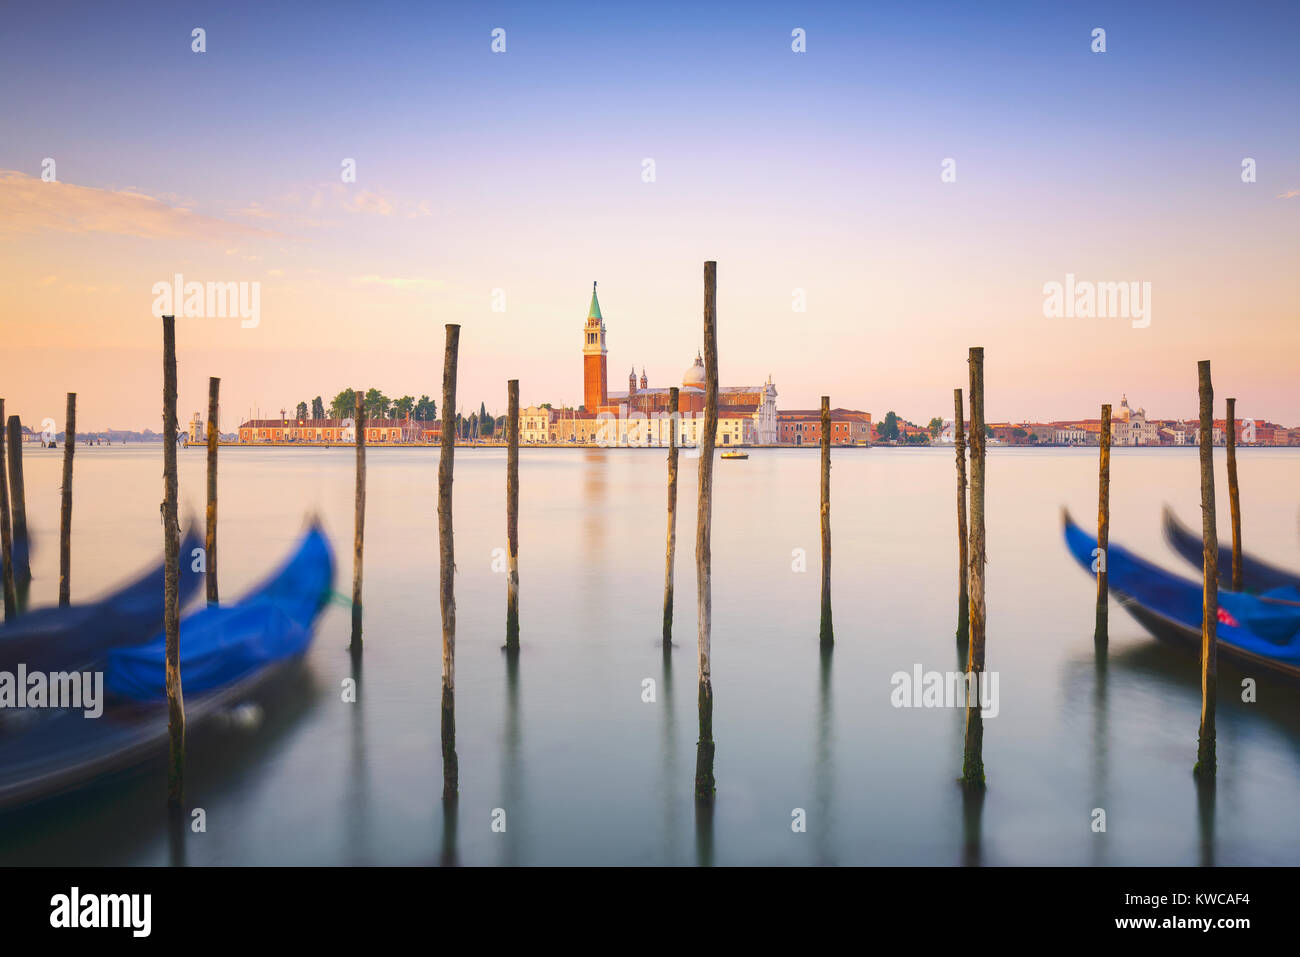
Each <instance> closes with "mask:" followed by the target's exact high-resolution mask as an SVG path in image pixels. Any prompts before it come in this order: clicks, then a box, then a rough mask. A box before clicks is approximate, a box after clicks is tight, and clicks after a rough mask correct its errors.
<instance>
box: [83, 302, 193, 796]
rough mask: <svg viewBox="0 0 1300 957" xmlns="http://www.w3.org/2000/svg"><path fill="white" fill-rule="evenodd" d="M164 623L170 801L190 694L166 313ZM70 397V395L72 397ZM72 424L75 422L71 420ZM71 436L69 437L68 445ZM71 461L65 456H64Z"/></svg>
mask: <svg viewBox="0 0 1300 957" xmlns="http://www.w3.org/2000/svg"><path fill="white" fill-rule="evenodd" d="M162 321H163V507H162V512H163V561H164V565H163V626H164V630H165V632H166V635H167V644H166V655H167V679H166V680H167V730H168V738H169V745H170V747H169V759H168V762H167V803H168V804H169V805H171V806H172V807H180V806H181V803H182V801H183V800H184V796H185V699H184V696H183V695H182V693H181V660H180V659H181V606H180V590H179V583H180V550H181V536H180V532H181V529H180V524H179V523H178V521H177V518H176V509H177V491H176V432H177V426H176V317H175V316H163V317H162ZM69 401H70V400H69ZM69 430H71V425H69ZM69 444H70V443H69V442H66V441H65V442H64V445H63V447H64V449H67V448H68V445H69ZM67 461H69V459H68V458H66V457H65V462H67Z"/></svg>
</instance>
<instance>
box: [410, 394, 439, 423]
mask: <svg viewBox="0 0 1300 957" xmlns="http://www.w3.org/2000/svg"><path fill="white" fill-rule="evenodd" d="M415 417H416V418H417V419H419V420H420V421H421V422H432V421H433V420H434V419H436V418H438V403H436V402H434V401H433V400H432V399H430V398H429V397H428V396H427V395H422V396H420V401H419V402H417V403H415Z"/></svg>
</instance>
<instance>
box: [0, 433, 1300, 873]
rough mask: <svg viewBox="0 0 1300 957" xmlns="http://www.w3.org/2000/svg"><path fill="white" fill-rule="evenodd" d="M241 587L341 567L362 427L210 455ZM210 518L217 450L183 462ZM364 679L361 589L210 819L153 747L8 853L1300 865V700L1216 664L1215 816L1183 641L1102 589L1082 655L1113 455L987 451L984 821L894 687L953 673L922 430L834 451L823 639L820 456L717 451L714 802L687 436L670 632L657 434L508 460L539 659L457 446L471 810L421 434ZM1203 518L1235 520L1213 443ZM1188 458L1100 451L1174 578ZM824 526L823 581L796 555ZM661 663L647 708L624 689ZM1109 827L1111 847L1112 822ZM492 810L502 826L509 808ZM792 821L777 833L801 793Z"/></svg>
mask: <svg viewBox="0 0 1300 957" xmlns="http://www.w3.org/2000/svg"><path fill="white" fill-rule="evenodd" d="M61 455H62V452H61V451H52V450H50V451H47V450H42V449H34V450H29V451H28V452H27V453H26V455H25V458H24V461H25V468H26V476H27V494H28V511H29V522H30V524H31V526H32V529H33V534H34V536H35V538H36V545H37V551H36V554H35V556H34V561H33V564H34V572H35V574H36V576H37V579H36V581H35V583H34V585H33V592H32V599H33V604H34V605H35V604H45V603H52V602H54V601H55V599H56V596H57V580H58V554H57V551H58V550H57V543H56V542H57V529H58V495H59V469H60V457H61ZM221 456H222V458H221V528H220V534H221V552H220V555H221V569H220V571H221V584H222V594H223V596H226V597H227V598H233V597H235V596H237V595H239V594H240V593H241V591H242V590H243V589H245V588H247V587H248V586H250V585H252V584H253V583H254V582H255V581H256V580H257V579H258V578H259V577H260V576H262V575H263V574H264V573H265V572H266V571H267V570H269V569H271V568H272V567H273V566H274V565H276V564H277V563H278V562H279V560H280V559H281V557H282V555H283V554H284V553H285V551H286V550H287V549H288V548H289V546H290V544H291V542H292V541H293V539H294V537H295V536H296V534H297V533H298V531H299V529H300V528H301V526H302V522H303V516H304V515H305V514H306V513H308V512H311V511H313V510H314V511H317V512H319V513H320V514H321V515H322V516H323V518H324V520H325V524H326V526H327V528H328V530H329V532H330V534H331V537H332V539H333V542H334V544H335V547H336V550H337V551H339V552H340V553H341V554H340V560H339V576H338V579H337V581H336V588H338V589H339V590H340V591H344V592H346V591H348V590H349V581H350V569H351V562H350V558H349V554H350V548H349V543H350V539H351V533H352V531H351V530H352V517H351V516H352V494H353V485H352V483H353V462H354V460H353V456H352V454H351V452H350V450H344V449H334V450H287V449H274V450H250V449H223V450H222V453H221ZM180 460H181V463H182V472H181V493H182V499H183V503H184V504H186V505H188V506H189V507H190V508H191V514H193V515H195V516H198V515H201V506H202V496H203V489H204V482H203V470H204V463H203V453H202V451H200V450H197V449H194V450H187V451H182V453H181V455H180ZM368 461H369V487H368V501H369V511H368V515H367V523H366V524H367V541H366V566H365V580H366V586H365V595H366V621H365V634H366V643H365V654H364V662H363V669H364V670H363V672H362V674H361V676H360V688H361V693H360V700H359V701H358V702H357V703H355V704H349V703H344V702H343V701H342V695H341V686H342V682H343V681H344V679H346V678H348V677H349V676H352V675H353V664H352V659H351V657H350V656H349V655H348V653H347V652H346V650H345V649H346V646H347V642H348V620H349V613H348V611H347V609H346V608H343V607H340V606H338V605H332V606H331V607H330V608H329V610H328V611H327V612H326V614H325V616H324V617H323V619H322V622H321V625H320V628H319V630H318V633H317V637H316V640H315V644H314V646H313V648H312V650H311V652H310V655H309V658H308V661H307V667H306V669H305V672H304V674H303V677H302V679H301V681H299V682H298V684H297V686H296V687H294V688H292V689H289V690H288V691H286V692H285V693H283V694H282V695H280V698H279V700H277V701H275V702H273V703H271V704H270V705H269V706H268V709H267V713H266V720H265V722H264V723H263V724H262V726H261V727H260V728H259V729H257V730H256V731H247V730H238V729H230V730H223V731H221V732H220V733H216V734H214V735H213V736H211V737H210V738H209V739H208V740H205V741H200V742H195V743H194V744H193V746H192V747H191V751H190V765H189V766H190V771H189V777H188V781H187V784H188V794H187V798H188V803H189V804H190V805H191V806H196V807H202V808H204V809H205V811H206V813H207V825H208V829H207V833H206V834H188V835H186V836H185V839H184V846H183V847H179V846H177V845H176V844H175V843H174V842H173V840H172V839H171V838H170V837H169V831H168V828H167V826H166V816H165V814H164V813H163V799H164V794H165V776H164V773H163V770H162V768H161V766H160V765H153V766H151V767H148V768H146V769H144V770H143V771H142V772H141V773H139V774H136V775H134V776H129V777H127V778H125V779H120V780H112V781H109V782H105V783H101V784H98V785H96V786H94V787H92V788H88V789H84V790H82V791H80V792H77V793H75V794H73V795H71V796H68V797H65V798H61V799H58V800H56V801H53V802H48V803H46V804H44V805H39V806H37V807H34V808H28V809H24V810H22V811H18V812H11V813H9V814H7V815H5V816H3V817H0V862H3V863H73V862H77V863H96V864H98V863H126V864H165V863H167V862H169V861H171V860H174V859H177V858H178V857H179V856H180V855H183V858H184V860H185V862H186V863H189V864H381V863H392V864H422V863H436V862H438V861H439V860H443V859H444V857H445V856H452V857H454V859H455V860H458V861H459V862H462V863H467V864H503V863H518V864H555V863H558V864H693V863H697V862H701V861H703V862H711V863H716V864H763V863H784V864H820V863H827V864H873V863H883V864H958V863H962V862H964V861H975V860H978V861H981V862H984V863H989V864H1011V863H1033V864H1197V863H1202V862H1206V861H1213V862H1214V863H1218V864H1260V863H1281V864H1296V863H1300V814H1296V812H1295V808H1296V800H1297V794H1298V793H1300V789H1298V788H1297V784H1300V699H1298V698H1297V696H1296V693H1295V691H1294V690H1293V689H1291V688H1289V687H1288V686H1287V685H1285V684H1282V683H1279V682H1277V681H1275V680H1269V679H1267V678H1266V677H1262V678H1260V686H1259V698H1260V700H1259V703H1257V704H1243V703H1241V702H1240V700H1239V695H1238V693H1237V688H1238V687H1239V684H1240V679H1241V673H1240V672H1239V671H1237V670H1236V669H1234V668H1233V667H1232V666H1231V665H1226V666H1225V665H1221V668H1222V669H1223V671H1222V674H1221V677H1220V687H1221V689H1222V695H1221V698H1220V705H1219V709H1220V710H1219V760H1220V774H1219V787H1218V792H1217V798H1216V800H1215V802H1214V806H1213V807H1211V806H1209V805H1208V804H1207V803H1205V802H1200V803H1198V797H1197V791H1196V789H1195V787H1194V786H1193V782H1192V777H1191V767H1192V764H1193V763H1194V761H1195V757H1196V733H1197V725H1198V720H1199V703H1200V690H1199V684H1198V665H1197V661H1196V659H1195V657H1194V655H1192V654H1184V653H1182V652H1180V651H1178V650H1177V649H1172V648H1169V647H1166V646H1164V645H1158V644H1156V643H1155V642H1154V641H1153V640H1152V639H1150V638H1149V637H1148V636H1147V634H1146V632H1144V631H1143V630H1142V629H1141V628H1140V626H1138V625H1137V624H1136V623H1135V622H1133V621H1132V619H1130V618H1129V617H1128V615H1127V614H1126V613H1124V612H1123V611H1122V610H1121V609H1119V608H1118V607H1117V606H1115V605H1113V604H1112V609H1111V623H1112V624H1111V644H1110V659H1109V666H1108V667H1107V668H1106V669H1105V670H1104V672H1103V671H1099V669H1098V666H1097V664H1096V662H1095V660H1094V653H1093V642H1092V603H1093V596H1094V588H1093V585H1092V582H1091V580H1090V578H1089V576H1088V575H1086V574H1085V573H1083V572H1082V571H1081V570H1080V569H1079V568H1078V567H1076V566H1075V565H1074V564H1073V563H1072V562H1071V560H1070V559H1069V557H1068V555H1067V553H1066V551H1065V547H1064V545H1063V543H1062V540H1061V532H1060V517H1059V510H1060V508H1061V506H1062V505H1066V506H1068V507H1069V508H1070V509H1071V510H1072V511H1073V512H1074V513H1075V515H1076V517H1078V518H1080V519H1081V520H1082V521H1083V522H1084V523H1085V524H1086V523H1088V522H1090V521H1093V520H1094V516H1095V508H1096V481H1097V478H1096V465H1097V453H1096V451H1095V450H1091V451H1088V450H1056V451H1043V450H1035V451H1030V450H1023V451H1022V450H1012V449H994V450H991V451H990V454H989V459H988V462H989V465H988V470H989V478H988V529H989V532H988V556H989V565H988V586H987V587H988V609H989V619H988V622H989V624H988V667H989V668H990V669H991V670H996V671H998V672H999V673H1000V675H1001V678H1000V688H999V691H1000V698H1001V701H1000V705H1001V713H1000V714H999V715H998V716H997V717H995V718H992V719H990V720H988V721H987V722H986V725H985V747H984V757H985V765H986V769H987V773H988V782H989V788H988V792H987V796H986V798H985V799H984V801H983V802H982V807H977V806H974V805H971V804H964V802H963V799H962V795H961V790H960V788H959V787H958V786H957V784H956V778H957V776H958V774H959V772H960V764H961V735H962V713H961V712H960V711H956V710H943V709H895V708H893V707H892V706H891V705H890V690H891V688H890V684H889V678H890V675H891V674H893V673H894V672H895V671H900V670H902V671H911V670H912V668H913V666H914V665H915V664H920V665H922V666H923V668H925V669H926V670H931V669H935V670H943V671H947V670H953V669H956V668H957V667H958V660H957V651H956V646H955V643H954V640H953V632H954V627H955V613H956V608H955V605H956V599H955V583H956V568H955V566H956V542H955V531H954V525H955V518H954V507H955V504H954V503H955V472H954V466H953V456H952V454H951V452H950V451H944V450H939V449H934V450H930V449H921V450H903V449H897V450H895V449H876V450H870V451H862V450H846V451H838V452H836V453H835V456H834V471H833V475H832V519H833V539H834V546H835V563H834V571H835V574H834V603H835V632H836V638H837V642H836V645H835V649H834V654H833V656H832V658H831V659H830V660H825V659H823V658H822V656H821V655H820V654H819V650H818V640H817V633H818V632H817V626H818V617H817V616H818V594H819V551H818V548H819V539H818V534H819V532H818V509H817V504H818V489H817V468H818V453H817V452H816V451H815V450H760V451H753V452H751V456H750V458H749V460H748V461H746V462H721V461H720V462H718V463H717V466H716V469H715V506H714V526H713V528H714V531H713V603H714V604H713V607H714V612H713V614H714V634H713V654H714V659H713V678H714V693H715V700H716V710H715V714H714V737H715V740H716V743H717V760H716V768H715V770H716V774H717V782H718V794H717V802H716V806H715V810H714V812H713V814H712V816H711V818H710V817H707V816H706V817H700V818H697V815H696V811H695V805H694V801H693V799H692V784H693V777H694V767H695V741H696V695H695V692H696V685H695V654H694V646H695V584H694V582H695V578H694V540H695V527H694V524H695V523H694V501H695V476H696V465H697V461H696V460H690V459H683V463H682V466H683V467H682V470H681V487H680V495H681V498H680V502H681V516H680V518H679V526H678V536H679V540H678V559H679V560H678V565H677V582H678V601H677V617H676V634H677V642H678V647H677V648H676V649H675V650H674V652H673V655H672V662H671V669H666V668H665V665H664V662H663V655H662V651H661V649H660V646H659V630H660V616H661V601H662V588H663V548H664V531H665V517H664V499H665V494H664V486H665V469H664V453H663V452H662V451H659V450H617V451H615V450H611V451H601V450H525V451H524V452H523V453H522V455H521V485H522V491H521V519H520V538H521V544H520V577H521V583H522V586H521V605H522V641H523V654H522V656H521V658H520V660H519V663H518V666H517V668H511V667H509V666H508V663H507V659H506V658H505V656H504V655H503V654H502V652H501V650H500V649H501V645H502V643H503V639H504V620H505V591H506V586H505V576H504V575H503V574H500V573H498V572H494V571H493V567H492V564H493V550H494V549H496V548H500V547H504V545H505V515H504V501H505V492H504V485H505V453H504V452H503V451H498V450H458V451H457V454H456V486H455V488H456V499H455V521H456V558H457V565H458V574H457V578H456V595H457V603H458V644H457V696H456V708H457V711H456V724H457V735H458V737H457V750H458V753H459V757H460V794H461V798H460V805H459V815H458V819H457V820H456V822H455V825H456V826H455V828H454V830H452V829H449V828H448V827H447V822H446V821H445V820H444V814H443V808H442V803H441V800H440V793H441V784H442V770H441V756H440V750H439V719H438V705H439V660H440V647H441V645H440V633H439V618H438V604H437V594H436V583H437V576H438V563H437V523H436V511H435V508H436V501H435V499H436V492H435V488H434V485H435V482H436V475H437V451H436V450H406V449H387V450H383V449H379V450H376V449H372V450H370V452H369V459H368ZM1218 465H1219V476H1218V480H1219V482H1220V483H1221V484H1220V486H1219V488H1220V496H1219V501H1220V534H1221V535H1222V536H1226V535H1227V534H1228V526H1227V495H1226V476H1225V474H1224V471H1225V470H1224V467H1223V459H1222V452H1221V451H1220V452H1219V460H1218ZM161 475H162V450H161V448H160V447H159V446H152V447H129V448H124V447H116V446H115V447H112V448H108V447H98V448H80V449H78V450H77V455H76V480H75V519H74V537H73V573H72V574H73V577H72V590H73V599H74V601H76V600H83V599H87V598H90V597H93V596H95V595H98V594H101V593H103V592H104V591H106V590H109V589H111V588H112V587H113V586H114V585H115V584H116V583H118V582H119V581H121V580H122V579H123V578H124V577H125V576H127V575H129V574H133V573H134V572H135V570H136V569H137V568H141V567H144V566H146V565H147V564H149V563H150V562H152V561H155V560H156V559H157V557H158V555H159V554H160V553H161V528H160V525H159V521H158V503H159V501H160V500H161V496H162V478H161ZM1197 483H1198V470H1197V458H1196V451H1195V450H1194V449H1188V450H1116V452H1115V454H1114V461H1113V466H1112V526H1111V528H1112V530H1111V537H1112V541H1114V542H1116V543H1118V544H1124V545H1129V546H1132V547H1134V548H1136V549H1137V550H1138V551H1139V552H1141V553H1143V554H1146V555H1148V556H1150V557H1152V558H1154V559H1156V560H1158V561H1161V562H1163V563H1165V564H1166V565H1167V566H1169V567H1171V568H1178V569H1180V570H1181V571H1182V572H1183V573H1184V574H1186V575H1187V576H1188V577H1195V575H1196V574H1197V573H1196V572H1195V570H1193V569H1192V568H1190V567H1189V566H1186V565H1184V564H1182V563H1181V562H1180V560H1179V559H1178V558H1177V557H1176V556H1175V555H1174V554H1173V553H1172V552H1171V551H1170V550H1169V549H1168V548H1167V547H1166V546H1165V545H1164V543H1163V541H1162V539H1161V536H1160V529H1159V509H1160V506H1161V504H1162V503H1164V502H1169V503H1170V504H1172V505H1173V506H1174V507H1175V508H1176V509H1177V511H1178V512H1179V514H1180V515H1181V516H1182V517H1183V519H1184V521H1186V522H1188V523H1190V524H1192V525H1194V526H1196V525H1198V512H1199V501H1200V499H1199V492H1198V485H1197ZM1241 483H1242V490H1243V499H1244V501H1243V526H1244V535H1245V538H1246V542H1247V546H1248V549H1249V550H1251V551H1254V552H1256V553H1258V554H1259V555H1260V556H1262V557H1265V558H1268V559H1271V560H1273V561H1275V562H1277V563H1279V564H1283V565H1287V566H1290V567H1300V541H1298V540H1297V527H1296V497H1295V489H1296V488H1297V487H1300V450H1245V451H1243V452H1242V453H1241ZM795 549H805V550H806V552H807V555H808V559H807V562H808V571H807V572H806V573H798V572H795V571H792V563H793V562H794V550H795ZM645 678H653V679H655V681H656V683H657V700H656V702H654V703H644V702H643V701H642V682H643V680H644V679H645ZM1097 807H1100V808H1104V809H1105V810H1106V812H1107V825H1108V830H1107V832H1106V833H1105V834H1103V835H1098V834H1094V833H1093V832H1092V830H1091V828H1090V824H1091V820H1092V816H1091V812H1092V809H1093V808H1097ZM494 808H502V809H504V810H505V812H506V816H507V817H506V820H507V830H506V833H504V834H501V833H493V831H492V830H491V821H492V812H493V809H494ZM794 808H803V809H805V811H806V812H807V818H808V830H807V833H803V834H797V833H793V832H792V830H791V827H790V822H791V812H792V809H794Z"/></svg>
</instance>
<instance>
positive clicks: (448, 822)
mask: <svg viewBox="0 0 1300 957" xmlns="http://www.w3.org/2000/svg"><path fill="white" fill-rule="evenodd" d="M459 821H460V799H459V798H457V797H456V796H455V795H454V794H453V795H452V796H451V797H445V796H444V797H443V799H442V849H441V851H440V852H439V856H438V863H439V864H440V865H441V866H443V867H456V866H458V865H459V864H460V855H459V853H458V852H457V842H456V839H457V833H456V831H457V828H458V827H459Z"/></svg>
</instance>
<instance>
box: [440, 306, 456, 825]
mask: <svg viewBox="0 0 1300 957" xmlns="http://www.w3.org/2000/svg"><path fill="white" fill-rule="evenodd" d="M459 346H460V326H459V325H456V324H453V323H448V324H447V349H446V351H445V352H444V353H443V358H442V409H443V411H442V436H441V438H442V450H441V454H440V456H439V459H438V602H439V605H440V607H441V609H442V797H443V800H454V799H455V798H456V796H457V794H458V792H459V788H460V771H459V766H458V764H457V761H456V586H455V574H456V549H455V547H454V544H453V541H452V531H453V529H452V515H451V482H452V468H453V464H454V461H453V460H454V458H455V455H456V431H455V416H454V415H453V414H452V411H451V410H452V409H454V408H456V353H457V350H458V349H459Z"/></svg>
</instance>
